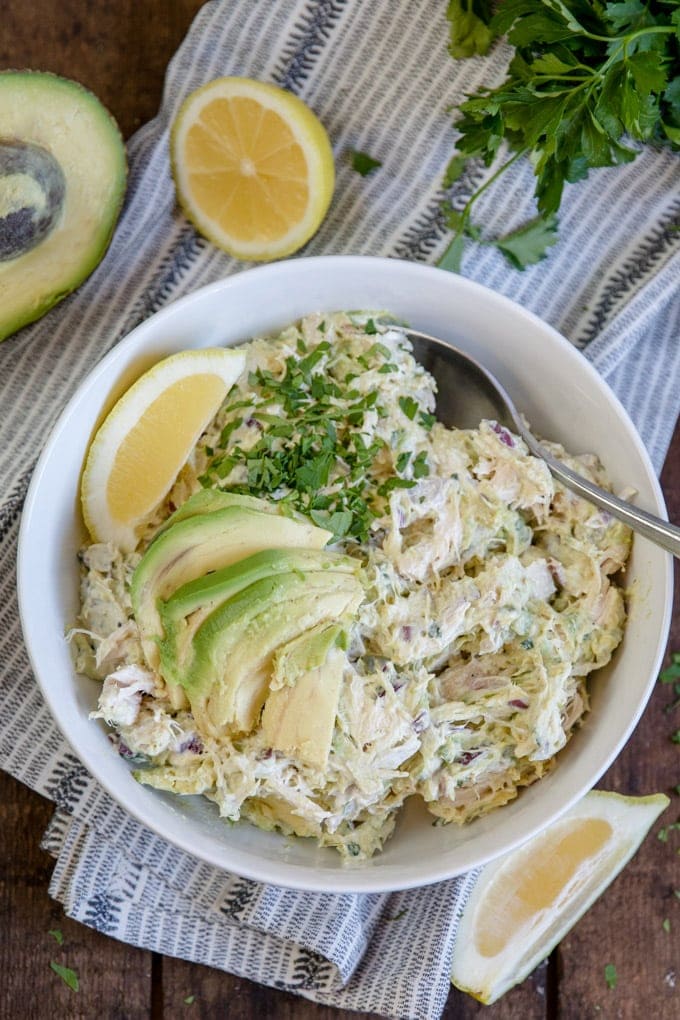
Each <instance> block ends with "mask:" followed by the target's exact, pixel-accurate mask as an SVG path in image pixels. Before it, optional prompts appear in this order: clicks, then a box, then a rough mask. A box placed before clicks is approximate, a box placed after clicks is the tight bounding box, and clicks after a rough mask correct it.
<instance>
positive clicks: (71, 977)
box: [50, 960, 80, 992]
mask: <svg viewBox="0 0 680 1020" xmlns="http://www.w3.org/2000/svg"><path fill="white" fill-rule="evenodd" d="M50 967H51V968H52V970H53V971H54V973H55V974H56V975H57V976H58V977H60V978H61V980H62V981H63V982H64V984H65V985H68V986H69V988H70V989H71V990H72V991H74V992H77V991H78V990H79V988H80V984H79V982H78V975H77V974H76V972H75V971H74V970H71V968H70V967H62V965H61V964H60V963H55V962H54V960H50Z"/></svg>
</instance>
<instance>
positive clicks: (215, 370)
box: [80, 348, 246, 551]
mask: <svg viewBox="0 0 680 1020" xmlns="http://www.w3.org/2000/svg"><path fill="white" fill-rule="evenodd" d="M245 360H246V358H245V354H244V353H243V351H239V350H227V349H224V348H206V349H204V350H197V351H182V352H181V353H180V354H174V355H172V356H171V357H169V358H165V359H164V360H163V361H160V362H159V363H158V364H157V365H154V367H153V368H151V369H149V371H148V372H145V373H144V374H143V375H142V376H141V377H140V378H139V379H138V380H137V381H136V382H135V383H134V384H133V385H132V386H131V387H130V389H129V390H127V392H126V393H124V394H123V396H122V397H121V398H120V400H118V402H117V403H116V404H115V405H114V407H113V409H112V410H111V411H110V413H109V414H108V415H107V417H106V418H105V419H104V422H103V424H102V425H101V426H100V428H99V429H98V431H97V433H96V434H95V437H94V439H93V440H92V443H91V444H90V448H89V451H88V454H87V459H86V461H85V468H84V471H83V476H82V481H81V490H80V491H81V504H82V509H83V517H84V519H85V524H86V525H87V528H88V531H89V532H90V534H91V535H92V537H93V539H94V540H95V541H98V542H111V543H112V544H114V545H116V546H118V547H119V548H120V549H123V550H124V551H130V550H132V549H134V547H135V545H136V544H137V540H138V529H139V527H140V526H141V525H142V524H143V523H144V522H145V521H146V520H147V519H148V518H149V516H150V515H151V514H152V513H153V512H154V510H155V509H156V507H157V506H158V505H159V504H160V502H161V500H163V499H164V497H165V496H166V495H167V493H168V492H169V491H170V489H171V488H172V485H173V483H174V481H175V479H176V478H177V475H178V474H179V472H180V470H181V469H182V467H183V465H184V464H185V463H186V461H187V459H188V457H189V454H190V453H191V451H192V449H193V448H194V446H195V444H196V442H197V440H198V438H199V437H200V435H201V433H202V432H203V431H204V430H205V428H206V427H207V425H208V424H209V423H210V421H211V420H212V418H213V417H214V416H215V414H216V413H217V411H218V410H219V408H220V405H221V404H222V401H223V400H224V398H225V396H226V395H227V393H228V391H229V390H230V389H231V387H232V386H233V384H234V383H235V382H236V380H237V379H238V377H239V376H240V374H241V372H242V371H243V368H244V366H245Z"/></svg>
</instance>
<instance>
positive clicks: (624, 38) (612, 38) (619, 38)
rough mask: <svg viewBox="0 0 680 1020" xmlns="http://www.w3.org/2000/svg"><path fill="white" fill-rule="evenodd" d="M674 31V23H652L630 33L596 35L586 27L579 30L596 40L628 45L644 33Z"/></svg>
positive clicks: (655, 33)
mask: <svg viewBox="0 0 680 1020" xmlns="http://www.w3.org/2000/svg"><path fill="white" fill-rule="evenodd" d="M674 32H675V28H674V27H673V26H672V25H650V26H649V27H648V28H638V29H637V30H636V31H635V32H630V33H629V34H628V35H594V34H593V33H592V32H586V30H585V29H584V30H583V32H579V35H585V36H586V37H587V38H588V39H594V40H595V41H596V42H606V43H615V42H622V43H624V44H626V45H627V44H628V43H629V42H632V40H633V39H638V38H639V37H640V36H643V35H669V34H672V33H674Z"/></svg>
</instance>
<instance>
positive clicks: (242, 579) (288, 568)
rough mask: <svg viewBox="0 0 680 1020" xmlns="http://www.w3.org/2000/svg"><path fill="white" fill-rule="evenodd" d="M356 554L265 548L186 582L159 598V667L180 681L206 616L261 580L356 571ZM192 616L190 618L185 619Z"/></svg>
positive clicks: (167, 678) (169, 677) (163, 672)
mask: <svg viewBox="0 0 680 1020" xmlns="http://www.w3.org/2000/svg"><path fill="white" fill-rule="evenodd" d="M358 569H359V566H358V563H357V561H356V560H353V559H351V558H350V557H348V556H341V555H338V554H333V553H327V552H319V551H316V550H313V549H265V550H263V551H262V552H259V553H255V554H253V555H252V556H248V557H246V558H245V559H243V560H238V561H237V562H236V563H232V564H231V565H230V566H228V567H224V568H223V569H222V570H217V571H214V572H212V573H210V574H206V575H205V576H203V577H199V578H197V579H196V580H195V581H190V582H189V583H188V584H184V585H182V587H181V588H179V589H178V590H177V591H176V592H175V593H174V594H173V595H172V596H171V597H170V598H169V599H168V600H167V601H166V602H164V601H162V600H159V601H158V604H157V605H158V613H159V616H160V620H161V625H162V633H163V637H162V639H161V640H160V641H159V642H158V649H159V654H160V663H161V672H162V674H163V676H164V678H165V679H166V680H167V681H169V682H171V683H175V684H181V683H182V674H183V671H184V670H185V668H186V656H187V653H188V652H189V650H190V642H191V640H192V638H193V636H194V634H195V632H196V630H197V629H198V627H199V626H200V625H201V624H202V622H203V621H204V620H205V619H206V617H207V616H208V615H209V614H210V613H212V612H213V611H214V610H216V609H217V608H218V607H219V606H221V605H223V604H224V603H225V602H226V601H227V600H228V599H230V598H232V597H233V596H235V595H238V594H239V592H241V591H243V590H244V589H245V588H247V587H248V586H250V585H251V584H254V583H256V582H257V581H262V580H265V579H266V578H269V577H275V576H278V575H280V574H287V573H288V574H289V573H293V572H297V573H298V574H300V575H302V574H304V573H305V572H309V571H324V570H333V571H341V572H342V573H350V574H357V572H358ZM187 617H190V618H191V619H189V620H188V619H187Z"/></svg>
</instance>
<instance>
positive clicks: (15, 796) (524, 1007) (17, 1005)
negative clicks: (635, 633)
mask: <svg viewBox="0 0 680 1020" xmlns="http://www.w3.org/2000/svg"><path fill="white" fill-rule="evenodd" d="M260 2H267V0H260ZM403 2H409V0H403ZM442 3H444V0H442ZM200 6H201V3H200V0H116V2H113V0H89V2H87V3H86V2H85V0H62V2H61V3H59V4H56V3H54V0H32V2H31V3H26V0H2V4H1V9H0V68H8V67H19V68H21V67H30V68H35V69H41V70H51V71H54V72H57V73H59V74H65V75H68V76H69V77H72V78H75V79H77V80H79V81H81V82H82V83H83V84H85V85H87V86H88V87H89V88H91V89H92V90H93V91H94V92H96V93H97V95H98V96H99V97H100V98H101V99H102V101H103V102H104V103H105V104H106V105H107V106H108V107H109V109H110V110H111V111H112V113H113V114H114V115H115V117H116V118H117V120H118V122H119V124H120V125H121V129H122V131H123V133H124V135H125V136H126V137H127V136H129V135H130V134H131V133H132V132H133V131H134V130H135V129H136V128H137V127H139V125H140V124H142V123H144V122H145V121H147V120H148V119H149V118H151V117H153V115H154V114H155V112H156V110H157V108H158V104H159V101H160V96H161V91H162V85H163V75H164V72H165V67H166V65H167V62H168V60H169V59H170V57H171V56H172V54H173V52H174V51H175V49H176V48H177V46H178V45H179V43H180V41H181V39H182V37H183V36H184V33H185V32H186V30H187V28H188V27H189V24H190V23H191V20H192V18H193V16H194V14H195V13H196V11H197V10H198V9H199V7H200ZM662 483H663V487H664V491H665V493H666V497H667V500H668V505H669V511H670V516H671V519H675V520H680V429H677V430H676V433H675V437H674V442H673V445H672V448H671V451H670V453H669V456H668V459H667V462H666V466H665V469H664V473H663V477H662ZM677 607H678V601H677V599H676V610H677ZM669 647H672V648H680V622H679V620H678V614H677V612H676V614H675V619H674V625H673V633H672V637H671V642H670V646H669ZM669 701H670V693H669V691H668V690H667V689H664V688H662V687H661V686H660V685H659V687H658V688H657V690H656V691H655V694H654V696H653V698H652V701H651V703H650V705H649V707H648V709H647V711H646V712H645V715H644V717H643V719H642V721H641V723H640V725H639V726H638V728H637V730H636V732H635V734H634V736H633V738H632V740H631V741H630V742H629V744H628V746H627V747H626V749H625V750H624V752H623V753H622V754H621V755H620V757H619V759H618V760H617V762H616V763H615V765H614V766H613V768H612V769H611V770H610V771H609V772H608V773H607V775H606V776H604V778H603V779H602V781H601V782H600V783H599V784H598V785H599V786H600V787H601V788H602V789H611V790H617V791H619V792H621V793H630V794H635V793H641V794H642V793H652V792H657V791H664V792H667V793H668V794H669V795H670V796H671V798H672V801H671V807H670V808H669V809H668V811H667V812H666V814H665V815H664V817H663V824H668V823H669V822H672V821H676V820H677V818H678V814H679V812H680V798H678V796H677V795H676V794H675V793H674V792H673V788H674V787H675V785H676V784H677V783H679V782H680V767H679V764H680V760H679V759H680V748H679V747H678V746H677V745H675V744H673V743H672V742H671V740H670V736H671V734H672V733H673V731H674V730H676V729H677V728H678V726H679V725H680V710H678V711H677V712H676V713H675V714H670V713H666V712H665V711H664V709H665V708H666V707H667V705H668V703H669ZM51 811H52V806H51V804H50V803H48V802H47V801H45V800H43V799H42V798H41V797H39V796H38V795H37V794H34V793H32V792H31V791H29V790H28V789H26V788H25V787H23V786H21V785H20V784H19V783H17V782H15V781H14V780H12V779H10V778H9V777H8V776H6V775H5V774H3V773H0V1018H2V1020H5V1018H7V1020H10V1018H11V1020H23V1018H26V1020H34V1018H35V1020H44V1018H45V1017H50V1016H61V1017H65V1018H67V1020H77V1018H87V1020H91V1018H94V1017H102V1018H125V1020H170V1018H172V1020H174V1018H183V1017H187V1018H199V1017H200V1018H218V1017H219V1018H223V1017H229V1018H230V1020H260V1018H268V1017H275V1018H280V1020H352V1018H358V1017H360V1016H361V1014H357V1013H349V1012H343V1011H340V1010H335V1009H331V1008H325V1007H321V1006H317V1005H315V1004H313V1003H310V1002H307V1001H306V1000H304V999H300V998H298V997H296V996H293V995H288V994H284V993H281V992H274V991H271V990H269V989H266V988H263V987H261V986H259V985H256V984H253V983H252V982H249V981H246V980H242V979H238V978H235V977H232V976H230V975H228V974H224V973H222V972H220V971H217V970H211V969H209V968H207V967H203V966H201V965H198V964H193V963H188V962H186V961H183V960H177V959H173V958H169V957H162V958H161V957H159V956H157V955H155V954H151V953H149V952H147V951H145V950H142V949H137V948H134V947H132V946H128V945H125V944H122V943H120V942H116V941H115V940H114V939H111V938H108V937H107V936H105V935H101V934H99V933H98V932H95V931H92V930H91V929H89V928H87V927H85V926H83V925H80V924H77V923H75V922H73V921H69V920H68V918H66V917H64V915H63V912H62V909H61V907H60V906H58V905H57V904H55V903H54V902H53V901H52V900H50V898H49V896H48V893H47V887H48V883H49V879H50V873H51V870H52V860H51V858H50V857H49V856H48V854H47V853H45V852H44V851H42V850H40V848H39V844H40V840H41V837H42V833H43V831H44V829H45V827H46V826H47V823H48V820H49V818H50V815H51ZM660 826H661V823H660V824H659V826H657V828H656V830H655V831H654V832H653V833H652V834H650V836H649V838H648V839H647V840H646V842H645V844H644V845H643V847H642V849H641V851H640V852H639V853H638V855H637V856H636V857H635V858H634V860H633V861H632V863H631V864H630V865H629V866H628V867H627V868H626V869H625V871H624V872H623V874H622V875H620V876H619V878H617V879H616V881H615V882H614V883H613V884H612V885H611V886H610V888H609V889H608V890H607V892H606V893H605V894H604V895H603V896H602V897H601V899H600V900H599V901H598V902H597V903H596V904H595V905H594V906H593V908H592V909H591V910H590V911H588V913H587V914H586V916H585V917H584V918H583V919H582V920H581V921H580V922H579V923H578V924H577V925H576V927H575V928H574V929H573V930H572V931H571V933H570V934H569V935H568V936H567V938H566V939H565V940H564V942H563V943H562V944H561V946H560V947H559V948H558V949H557V950H556V951H555V952H554V953H553V954H552V956H551V958H550V960H549V961H548V962H547V963H545V964H543V965H542V966H541V967H539V968H538V970H537V971H536V972H535V973H534V974H533V975H532V977H531V978H529V979H528V980H527V981H525V982H524V984H523V985H521V986H520V987H518V988H516V989H513V990H512V991H511V992H509V993H508V994H507V995H506V996H505V997H504V998H503V999H502V1000H501V1001H500V1002H499V1003H497V1004H496V1005H494V1006H491V1007H483V1006H480V1005H479V1004H477V1003H476V1002H474V1001H473V1000H472V999H470V998H468V997H467V996H465V995H463V994H461V993H459V992H456V991H454V990H452V992H451V994H450V997H449V1000H448V1004H447V1009H446V1012H445V1017H446V1018H447V1020H454V1018H455V1020H469V1018H472V1017H481V1016H483V1017H484V1018H485V1020H544V1018H545V1020H555V1018H560V1020H588V1018H593V1020H619V1018H621V1020H639V1018H641V1017H647V1018H649V1020H671V1018H673V1017H678V1016H680V1000H679V989H678V987H677V985H678V983H680V959H679V947H680V938H679V936H678V933H680V900H679V899H678V898H677V896H676V895H675V893H674V890H675V889H677V888H678V887H680V873H679V872H680V867H679V858H678V856H677V855H678V853H680V838H679V837H680V834H679V833H677V832H674V833H672V834H671V835H670V837H669V839H668V842H666V843H664V842H662V841H661V840H659V839H658V838H657V833H658V829H659V828H660ZM665 919H668V920H669V922H670V931H666V930H665V928H664V921H665ZM50 929H60V930H61V932H62V933H63V945H61V946H59V945H58V944H57V943H56V941H55V939H54V938H53V936H51V935H50V934H49V932H50ZM53 960H54V961H56V962H58V963H62V964H64V965H66V966H69V967H71V968H73V970H75V971H76V972H77V973H78V975H79V977H80V990H79V991H78V992H77V993H75V992H73V991H71V990H70V989H69V988H68V987H67V986H66V985H65V984H64V983H63V982H62V981H61V980H60V979H59V978H58V977H57V976H56V975H55V974H54V973H53V971H52V970H51V969H50V961H53ZM608 963H613V964H614V965H615V966H616V970H617V974H618V983H617V986H616V988H615V989H609V988H608V987H607V983H606V981H605V977H604V968H605V965H606V964H608ZM191 997H193V1001H191V1002H189V1003H186V1002H185V1000H186V999H191Z"/></svg>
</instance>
